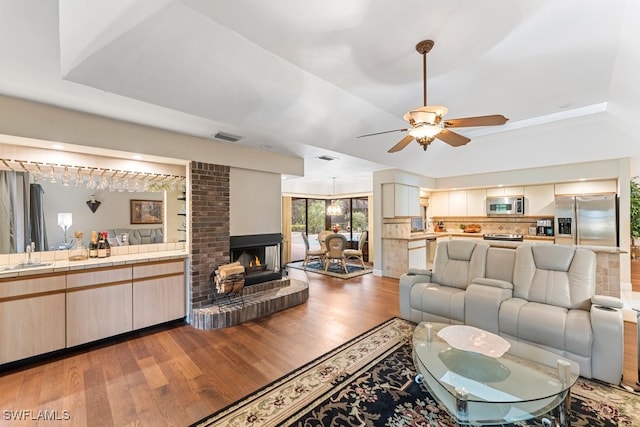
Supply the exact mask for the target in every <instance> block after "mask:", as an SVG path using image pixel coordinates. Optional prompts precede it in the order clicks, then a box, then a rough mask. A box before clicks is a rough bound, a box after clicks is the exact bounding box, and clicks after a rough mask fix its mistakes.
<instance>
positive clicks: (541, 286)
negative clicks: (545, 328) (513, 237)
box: [513, 244, 596, 309]
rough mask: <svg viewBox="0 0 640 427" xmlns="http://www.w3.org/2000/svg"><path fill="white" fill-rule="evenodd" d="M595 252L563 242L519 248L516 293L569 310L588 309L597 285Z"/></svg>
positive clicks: (533, 300) (515, 271) (516, 265)
mask: <svg viewBox="0 0 640 427" xmlns="http://www.w3.org/2000/svg"><path fill="white" fill-rule="evenodd" d="M595 276H596V255H595V254H594V253H593V252H592V251H589V250H586V249H575V248H573V247H571V246H563V245H545V244H542V245H530V244H524V245H520V246H519V247H518V248H517V249H516V262H515V268H514V272H513V296H514V297H517V298H522V299H525V300H527V301H531V302H538V303H541V304H550V305H555V306H558V307H563V308H566V309H578V308H579V309H588V308H589V306H590V304H591V296H592V295H594V294H595V288H596V281H595Z"/></svg>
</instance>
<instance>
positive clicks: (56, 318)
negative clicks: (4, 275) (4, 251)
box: [0, 274, 65, 364]
mask: <svg viewBox="0 0 640 427" xmlns="http://www.w3.org/2000/svg"><path fill="white" fill-rule="evenodd" d="M64 292H65V277H64V275H60V274H59V275H56V276H52V277H47V278H42V277H41V278H24V279H14V280H10V281H9V280H7V279H2V280H0V319H1V321H0V339H1V340H2V341H1V342H2V345H0V364H3V363H8V362H13V361H15V360H20V359H25V358H27V357H32V356H36V355H39V354H44V353H49V352H51V351H55V350H60V349H63V348H64V347H65V317H64V313H65V298H64V295H65V294H64Z"/></svg>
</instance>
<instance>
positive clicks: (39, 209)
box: [30, 184, 49, 252]
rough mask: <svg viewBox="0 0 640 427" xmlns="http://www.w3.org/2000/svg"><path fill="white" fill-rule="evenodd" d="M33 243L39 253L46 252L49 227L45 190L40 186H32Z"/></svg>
mask: <svg viewBox="0 0 640 427" xmlns="http://www.w3.org/2000/svg"><path fill="white" fill-rule="evenodd" d="M30 193H31V198H30V199H31V206H30V207H31V209H30V212H31V221H30V224H31V241H32V242H33V243H35V244H36V247H35V250H36V251H37V252H41V251H46V250H47V248H48V247H49V245H48V243H47V227H46V225H45V222H44V190H43V189H42V186H41V185H40V184H31V192H30Z"/></svg>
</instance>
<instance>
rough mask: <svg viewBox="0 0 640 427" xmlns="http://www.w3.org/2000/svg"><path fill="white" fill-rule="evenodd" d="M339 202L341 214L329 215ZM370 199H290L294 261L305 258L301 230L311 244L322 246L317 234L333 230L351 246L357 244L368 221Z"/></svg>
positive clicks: (292, 255) (312, 246)
mask: <svg viewBox="0 0 640 427" xmlns="http://www.w3.org/2000/svg"><path fill="white" fill-rule="evenodd" d="M331 204H337V205H338V206H340V208H341V209H342V213H341V214H340V215H327V214H326V212H327V208H328V207H329V206H330V205H331ZM368 205H369V200H368V198H367V197H358V198H345V199H329V200H326V199H307V198H293V199H291V239H290V240H291V261H300V260H303V259H304V255H305V250H306V248H305V246H304V241H303V239H302V233H306V234H307V236H309V247H310V248H311V249H319V248H320V243H319V242H318V233H320V232H321V231H323V230H331V231H335V232H338V233H341V234H344V235H345V237H346V238H347V241H349V245H350V246H352V247H356V246H357V242H358V239H359V238H360V234H361V233H362V231H365V230H367V228H368V226H369V224H368V221H369V206H368Z"/></svg>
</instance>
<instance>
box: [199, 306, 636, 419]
mask: <svg viewBox="0 0 640 427" xmlns="http://www.w3.org/2000/svg"><path fill="white" fill-rule="evenodd" d="M415 326H416V324H415V323H413V322H409V321H406V320H404V319H400V318H397V317H393V318H391V319H389V320H387V321H385V322H383V323H382V324H380V325H378V326H376V327H374V328H372V329H370V330H369V331H367V332H364V333H362V334H360V335H359V336H357V337H355V338H353V339H351V340H349V341H347V342H346V343H344V344H342V345H340V346H338V347H336V348H334V349H333V350H331V351H329V352H328V353H325V354H324V355H322V356H319V357H317V358H316V359H314V360H312V361H310V362H309V363H307V364H305V365H304V366H302V367H300V368H298V369H295V370H293V371H292V372H290V373H288V374H286V375H284V376H283V377H281V378H278V379H277V380H275V381H273V382H271V383H270V384H268V385H266V386H264V387H262V388H261V389H259V390H258V391H256V392H253V393H251V394H249V395H247V396H245V397H243V398H242V399H239V400H238V401H236V402H234V403H232V404H230V405H228V406H226V407H225V408H223V409H221V410H218V411H216V412H215V413H213V414H211V415H209V416H207V417H205V418H203V419H201V420H200V421H198V422H197V423H194V424H192V425H191V427H204V426H218V425H220V426H221V425H224V426H243V427H244V426H248V425H254V426H261V427H263V426H276V425H277V426H281V425H289V424H290V423H292V422H294V421H296V420H299V419H300V417H302V416H304V415H305V411H307V410H308V409H309V408H313V407H315V406H317V405H319V404H321V403H322V402H323V400H324V399H326V398H327V396H328V395H331V394H332V393H342V391H341V390H342V388H343V387H344V388H345V391H346V390H348V389H349V388H348V387H349V385H351V384H352V381H353V380H352V378H355V377H357V376H358V375H360V374H361V373H362V372H366V371H367V370H369V369H372V368H374V366H375V365H376V364H378V363H380V362H382V361H383V360H385V359H386V358H387V357H389V356H390V355H391V354H394V355H395V354H396V353H394V352H396V350H399V349H404V348H406V344H409V343H410V341H411V337H412V335H413V330H414V328H415ZM403 352H406V350H403ZM408 357H409V358H410V355H408ZM376 368H377V367H376ZM407 369H408V368H407ZM398 372H400V371H398ZM402 373H403V375H404V374H407V373H408V371H407V372H405V370H404V369H403V370H402ZM413 374H415V372H414V373H413ZM407 378H408V379H403V380H402V381H403V382H405V381H406V384H409V383H411V384H413V383H414V381H413V380H412V378H411V377H410V376H409V377H407ZM352 391H353V390H352ZM571 394H572V395H574V396H576V399H574V403H573V404H572V406H573V405H575V404H576V403H577V404H578V405H584V406H586V408H588V410H590V411H591V414H592V415H591V417H593V416H594V415H593V414H596V418H597V420H598V421H597V422H598V425H601V424H600V423H608V424H606V425H612V424H611V420H610V419H614V420H617V422H616V423H615V425H620V426H628V427H631V426H640V415H639V414H640V394H638V393H634V392H632V391H629V390H627V389H625V388H623V387H620V386H615V385H611V384H605V383H602V382H599V381H592V380H588V379H584V378H582V377H581V378H580V379H579V380H578V382H577V383H576V385H574V387H572V389H571ZM430 405H431V406H428V407H429V408H430V409H431V410H435V411H436V412H439V411H440V409H438V407H437V406H433V405H435V402H432V403H430ZM406 410H407V411H409V412H411V410H412V408H406ZM574 410H575V409H574ZM579 410H582V409H579ZM586 414H587V415H585V416H589V415H588V414H589V412H587V413H586ZM413 415H414V416H417V417H419V416H420V415H421V414H419V413H414V414H413ZM596 418H593V420H595V419H596ZM589 419H591V418H589ZM394 425H395V424H394ZM402 425H404V424H402ZM429 425H430V424H429ZM438 425H441V424H438ZM442 425H449V424H442ZM510 425H511V424H510ZM517 425H530V424H528V423H522V424H521V423H517ZM580 425H582V424H580ZM589 425H591V424H589ZM602 425H605V424H602Z"/></svg>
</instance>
